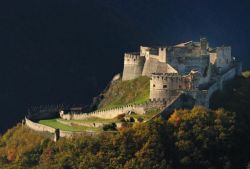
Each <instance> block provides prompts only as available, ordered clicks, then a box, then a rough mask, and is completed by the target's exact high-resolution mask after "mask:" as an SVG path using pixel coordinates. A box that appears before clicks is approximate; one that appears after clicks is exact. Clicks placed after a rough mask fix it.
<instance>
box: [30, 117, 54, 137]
mask: <svg viewBox="0 0 250 169" xmlns="http://www.w3.org/2000/svg"><path fill="white" fill-rule="evenodd" d="M25 124H26V126H27V127H29V128H30V129H32V130H35V131H41V132H49V133H55V129H54V128H52V127H48V126H45V125H43V124H38V123H35V122H33V121H31V120H29V119H27V118H25Z"/></svg>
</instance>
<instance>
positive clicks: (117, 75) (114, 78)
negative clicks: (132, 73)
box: [111, 73, 122, 83]
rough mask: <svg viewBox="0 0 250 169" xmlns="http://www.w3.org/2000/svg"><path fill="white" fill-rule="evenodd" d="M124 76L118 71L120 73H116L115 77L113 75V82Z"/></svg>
mask: <svg viewBox="0 0 250 169" xmlns="http://www.w3.org/2000/svg"><path fill="white" fill-rule="evenodd" d="M121 78H122V76H121V73H118V74H116V75H115V76H114V77H113V79H112V81H111V82H112V83H113V82H115V81H117V80H120V79H121Z"/></svg>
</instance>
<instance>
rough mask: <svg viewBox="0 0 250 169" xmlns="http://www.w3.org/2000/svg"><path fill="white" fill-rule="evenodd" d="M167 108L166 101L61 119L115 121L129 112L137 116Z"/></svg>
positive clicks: (63, 115) (71, 115)
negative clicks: (155, 109)
mask: <svg viewBox="0 0 250 169" xmlns="http://www.w3.org/2000/svg"><path fill="white" fill-rule="evenodd" d="M165 106H166V101H163V100H158V101H156V100H155V101H148V102H146V103H144V104H135V105H126V106H122V107H117V108H111V109H105V110H97V111H94V112H90V113H69V114H68V113H67V114H64V112H61V113H60V117H61V118H62V119H65V120H82V119H87V118H91V117H97V118H102V119H113V118H115V117H117V116H118V115H121V114H127V113H128V112H135V113H136V114H145V113H146V111H147V110H148V109H151V108H159V109H162V108H164V107H165Z"/></svg>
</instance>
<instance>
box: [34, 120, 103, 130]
mask: <svg viewBox="0 0 250 169" xmlns="http://www.w3.org/2000/svg"><path fill="white" fill-rule="evenodd" d="M39 123H40V124H43V125H46V126H50V127H52V128H58V129H61V130H63V131H86V130H90V131H101V130H102V129H100V128H94V127H85V126H78V125H74V126H69V125H65V124H62V123H60V122H58V121H57V120H56V119H49V120H40V121H39Z"/></svg>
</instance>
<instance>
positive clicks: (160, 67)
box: [142, 57, 177, 77]
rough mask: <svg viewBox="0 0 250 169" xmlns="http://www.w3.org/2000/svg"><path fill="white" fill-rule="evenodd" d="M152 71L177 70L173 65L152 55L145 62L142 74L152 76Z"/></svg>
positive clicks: (174, 71)
mask: <svg viewBox="0 0 250 169" xmlns="http://www.w3.org/2000/svg"><path fill="white" fill-rule="evenodd" d="M152 73H177V71H176V70H175V69H174V68H173V67H172V66H171V65H169V64H167V63H163V62H159V60H158V59H155V58H152V57H150V58H149V59H147V60H146V62H145V65H144V68H143V71H142V75H143V76H148V77H151V74H152Z"/></svg>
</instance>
